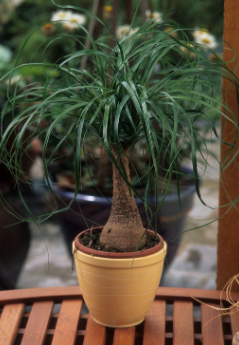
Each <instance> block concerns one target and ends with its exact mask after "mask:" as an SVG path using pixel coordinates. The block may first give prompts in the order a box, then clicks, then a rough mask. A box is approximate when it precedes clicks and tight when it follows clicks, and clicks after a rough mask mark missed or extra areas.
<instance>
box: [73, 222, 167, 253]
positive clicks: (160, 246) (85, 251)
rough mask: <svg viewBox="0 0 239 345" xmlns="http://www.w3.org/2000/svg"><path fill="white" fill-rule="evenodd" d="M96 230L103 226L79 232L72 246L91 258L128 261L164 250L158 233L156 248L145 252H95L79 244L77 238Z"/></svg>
mask: <svg viewBox="0 0 239 345" xmlns="http://www.w3.org/2000/svg"><path fill="white" fill-rule="evenodd" d="M98 229H103V226H97V227H94V228H92V229H87V230H84V231H82V232H80V233H79V234H78V235H77V236H76V238H75V239H74V244H75V247H76V249H77V250H79V251H81V252H82V253H84V254H88V255H93V256H97V257H101V258H111V259H129V258H142V257H144V256H149V255H152V254H155V253H157V252H159V251H160V250H162V249H163V248H164V240H163V238H162V237H161V236H160V235H159V234H158V233H157V236H158V237H159V239H160V242H159V243H158V244H157V245H156V246H154V247H152V248H148V249H145V250H140V251H137V252H125V253H114V252H104V251H101V250H96V249H92V248H89V247H86V246H84V245H83V244H81V243H80V242H79V237H81V236H82V235H83V234H84V233H85V232H87V231H89V230H98ZM147 233H148V234H152V235H155V232H154V231H152V230H149V229H148V230H147Z"/></svg>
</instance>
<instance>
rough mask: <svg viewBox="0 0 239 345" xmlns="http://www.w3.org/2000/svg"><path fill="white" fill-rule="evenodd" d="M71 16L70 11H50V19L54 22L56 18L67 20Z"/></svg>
mask: <svg viewBox="0 0 239 345" xmlns="http://www.w3.org/2000/svg"><path fill="white" fill-rule="evenodd" d="M71 16H72V12H71V11H56V12H54V13H52V16H51V21H52V22H55V21H57V20H69V19H70V18H71Z"/></svg>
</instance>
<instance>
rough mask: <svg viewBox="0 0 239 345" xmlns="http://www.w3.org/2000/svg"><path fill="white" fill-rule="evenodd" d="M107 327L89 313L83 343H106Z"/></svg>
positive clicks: (99, 344)
mask: <svg viewBox="0 0 239 345" xmlns="http://www.w3.org/2000/svg"><path fill="white" fill-rule="evenodd" d="M105 340H106V328H105V327H104V326H101V325H98V323H96V322H95V321H94V320H93V318H92V316H91V314H89V317H88V322H87V325H86V331H85V338H84V343H83V345H96V344H97V345H105Z"/></svg>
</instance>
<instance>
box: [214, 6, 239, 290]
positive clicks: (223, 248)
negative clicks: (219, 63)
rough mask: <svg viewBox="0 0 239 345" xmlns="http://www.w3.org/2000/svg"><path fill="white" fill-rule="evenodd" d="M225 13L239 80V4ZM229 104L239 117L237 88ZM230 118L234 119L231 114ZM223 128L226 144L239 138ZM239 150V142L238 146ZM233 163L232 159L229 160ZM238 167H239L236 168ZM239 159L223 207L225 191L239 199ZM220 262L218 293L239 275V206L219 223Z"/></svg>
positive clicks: (228, 55)
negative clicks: (235, 55) (235, 56)
mask: <svg viewBox="0 0 239 345" xmlns="http://www.w3.org/2000/svg"><path fill="white" fill-rule="evenodd" d="M224 6H225V13H224V36H223V38H224V40H225V41H226V42H228V43H229V44H230V45H231V46H232V47H233V48H234V50H235V52H236V54H237V72H236V74H237V77H239V68H238V62H239V58H238V56H239V35H238V34H237V33H238V32H239V20H238V18H239V1H238V0H225V3H224ZM233 56H234V53H233V52H232V51H231V50H230V49H229V47H228V45H226V44H225V43H224V49H223V59H224V61H225V62H226V61H230V60H231V59H232V57H233ZM234 67H235V62H233V63H231V64H230V68H231V70H232V71H234ZM229 84H230V83H229V82H228V80H226V79H223V84H222V87H223V91H225V90H227V88H228V86H229ZM225 100H226V104H227V105H228V106H229V107H230V109H231V111H233V113H234V114H235V115H236V116H237V121H238V120H239V114H238V109H237V101H236V94H235V89H234V87H231V88H230V90H229V92H228V93H227V94H226V97H225ZM227 115H228V116H229V117H231V116H230V115H229V114H228V113H227ZM221 128H222V141H223V140H225V141H227V142H230V143H234V140H235V136H236V129H235V126H233V125H232V124H231V122H229V121H224V119H223V118H222V121H221ZM235 144H236V145H237V146H239V140H237V142H236V143H235ZM228 151H229V148H228V146H226V145H223V144H221V163H223V162H224V160H225V159H226V156H227V153H228ZM231 157H232V155H231ZM227 161H229V159H227ZM236 163H237V165H236ZM238 166H239V155H238V156H237V158H236V162H233V163H232V164H231V165H230V166H229V167H228V168H227V169H226V170H225V171H224V172H222V174H221V181H220V186H219V206H223V205H226V204H227V203H229V199H228V196H227V194H226V192H225V190H224V188H223V185H224V187H225V189H226V190H227V193H228V194H229V196H230V198H231V200H235V199H236V198H237V197H238V195H239V170H238ZM226 210H227V208H226V207H223V208H222V209H219V216H220V217H222V216H223V215H224V213H225V212H226ZM217 257H218V259H217V260H218V261H217V289H218V290H222V289H223V287H224V285H225V284H226V283H227V281H228V280H229V279H230V278H232V277H233V276H234V275H236V274H238V273H239V204H237V209H236V208H235V207H234V208H232V209H231V210H230V211H229V212H228V213H227V214H226V215H225V216H224V217H223V218H221V219H219V225H218V255H217ZM232 290H233V291H239V288H238V285H236V284H235V285H233V289H232Z"/></svg>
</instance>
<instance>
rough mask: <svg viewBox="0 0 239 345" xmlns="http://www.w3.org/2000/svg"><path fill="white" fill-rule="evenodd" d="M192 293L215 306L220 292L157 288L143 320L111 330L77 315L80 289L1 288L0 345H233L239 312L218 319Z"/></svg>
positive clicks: (79, 305)
mask: <svg viewBox="0 0 239 345" xmlns="http://www.w3.org/2000/svg"><path fill="white" fill-rule="evenodd" d="M190 296H193V297H196V298H199V299H200V300H202V301H203V302H206V303H209V304H211V305H214V306H219V299H220V292H219V291H212V290H196V289H181V288H166V287H159V288H158V291H157V295H156V298H155V301H154V303H153V305H152V307H151V309H150V311H149V312H148V314H147V316H146V319H145V321H144V322H143V323H142V324H140V325H138V326H136V327H131V328H125V329H113V328H106V327H103V326H100V325H98V324H96V323H95V322H94V321H93V319H92V317H91V315H90V314H82V313H81V309H82V305H83V303H84V302H83V300H82V295H81V291H80V288H79V287H59V288H39V289H25V290H13V291H2V292H0V313H1V314H0V345H18V344H21V345H80V344H84V345H111V344H113V345H133V344H135V345H146V344H147V345H155V344H157V345H169V344H173V345H197V344H203V345H227V344H228V345H229V344H230V345H231V344H232V337H233V335H234V334H235V332H238V331H239V313H235V314H234V315H233V316H223V317H221V316H220V312H219V311H217V310H215V309H211V308H209V307H207V306H206V305H204V304H202V305H200V304H199V303H197V302H196V301H194V300H193V299H192V298H191V297H190ZM232 296H233V298H234V300H238V299H239V294H236V293H234V294H232ZM223 298H225V295H223ZM205 324H206V326H204V327H203V325H205Z"/></svg>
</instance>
